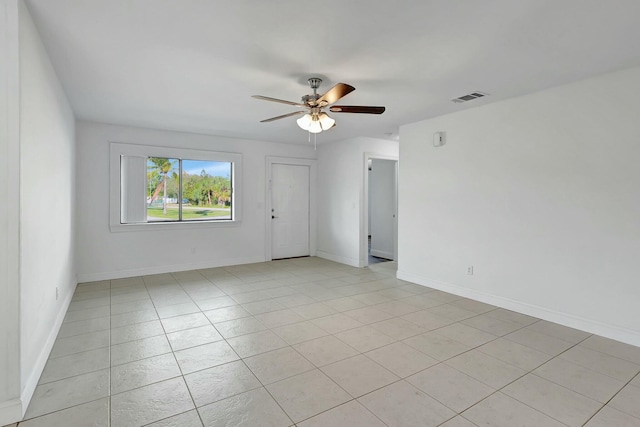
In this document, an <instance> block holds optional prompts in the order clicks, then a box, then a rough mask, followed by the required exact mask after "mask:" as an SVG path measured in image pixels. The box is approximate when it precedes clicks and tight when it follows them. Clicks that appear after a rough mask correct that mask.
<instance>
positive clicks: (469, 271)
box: [467, 265, 473, 276]
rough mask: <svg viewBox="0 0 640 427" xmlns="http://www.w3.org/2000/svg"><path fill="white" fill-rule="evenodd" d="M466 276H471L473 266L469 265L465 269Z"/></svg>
mask: <svg viewBox="0 0 640 427" xmlns="http://www.w3.org/2000/svg"><path fill="white" fill-rule="evenodd" d="M467 274H468V275H469V276H473V265H470V266H469V267H467Z"/></svg>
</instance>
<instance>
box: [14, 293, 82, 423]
mask: <svg viewBox="0 0 640 427" xmlns="http://www.w3.org/2000/svg"><path fill="white" fill-rule="evenodd" d="M76 286H78V282H76V283H75V284H74V287H73V289H74V291H73V292H69V293H68V296H67V298H66V299H65V301H64V302H63V304H62V305H61V306H60V307H61V309H60V311H59V312H58V316H57V317H56V320H55V322H54V324H53V327H52V328H51V330H50V332H49V335H48V336H47V339H46V341H45V342H44V343H43V345H42V347H41V348H40V354H39V355H38V358H37V359H36V361H35V364H34V366H33V370H32V371H31V374H30V375H29V378H27V379H26V381H25V383H24V384H23V386H24V388H23V389H22V393H21V395H20V400H21V401H22V402H25V404H24V407H23V413H22V416H24V413H25V412H26V411H27V407H28V406H29V403H30V402H31V398H32V397H33V393H34V391H35V390H36V387H37V386H38V381H40V376H41V375H42V372H43V371H44V367H45V365H46V364H47V360H48V359H49V354H50V353H51V350H52V349H53V345H54V344H55V342H56V337H57V336H58V332H60V328H61V327H62V322H63V321H64V317H65V316H66V314H67V310H69V304H71V299H72V298H73V294H74V293H75V288H76Z"/></svg>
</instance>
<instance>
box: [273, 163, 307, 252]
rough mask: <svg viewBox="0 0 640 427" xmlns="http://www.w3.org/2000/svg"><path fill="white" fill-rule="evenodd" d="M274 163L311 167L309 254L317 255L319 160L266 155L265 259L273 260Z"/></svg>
mask: <svg viewBox="0 0 640 427" xmlns="http://www.w3.org/2000/svg"><path fill="white" fill-rule="evenodd" d="M274 164H279V165H291V166H308V167H309V256H316V234H317V233H316V223H317V221H316V215H317V213H316V212H317V208H316V183H317V176H318V171H317V161H316V160H315V159H302V158H295V157H277V156H267V157H266V174H267V175H266V179H265V184H266V191H265V194H266V203H265V211H264V214H265V261H272V260H273V258H272V253H271V248H272V246H271V245H272V227H271V208H272V206H271V204H272V194H271V191H272V187H271V174H272V169H273V165H274Z"/></svg>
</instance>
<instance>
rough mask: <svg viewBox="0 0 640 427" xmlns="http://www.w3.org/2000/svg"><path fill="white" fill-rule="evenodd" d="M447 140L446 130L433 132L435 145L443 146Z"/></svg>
mask: <svg viewBox="0 0 640 427" xmlns="http://www.w3.org/2000/svg"><path fill="white" fill-rule="evenodd" d="M446 142H447V133H446V132H436V133H434V134H433V146H434V147H442V146H443V145H444V144H445V143H446Z"/></svg>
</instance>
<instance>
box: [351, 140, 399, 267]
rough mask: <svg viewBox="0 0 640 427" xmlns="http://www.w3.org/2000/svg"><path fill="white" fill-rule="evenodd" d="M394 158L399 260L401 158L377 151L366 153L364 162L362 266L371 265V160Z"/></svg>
mask: <svg viewBox="0 0 640 427" xmlns="http://www.w3.org/2000/svg"><path fill="white" fill-rule="evenodd" d="M370 159H371V160H372V159H376V160H392V161H395V162H396V189H395V190H396V191H395V193H396V194H395V208H396V218H395V219H396V220H395V223H394V226H393V227H394V239H393V257H394V261H398V180H399V165H400V163H399V161H398V160H399V159H398V156H385V155H384V154H377V153H364V163H363V166H362V171H363V174H364V185H363V195H362V200H363V203H362V209H360V266H361V267H367V266H369V247H368V243H369V160H370Z"/></svg>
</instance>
